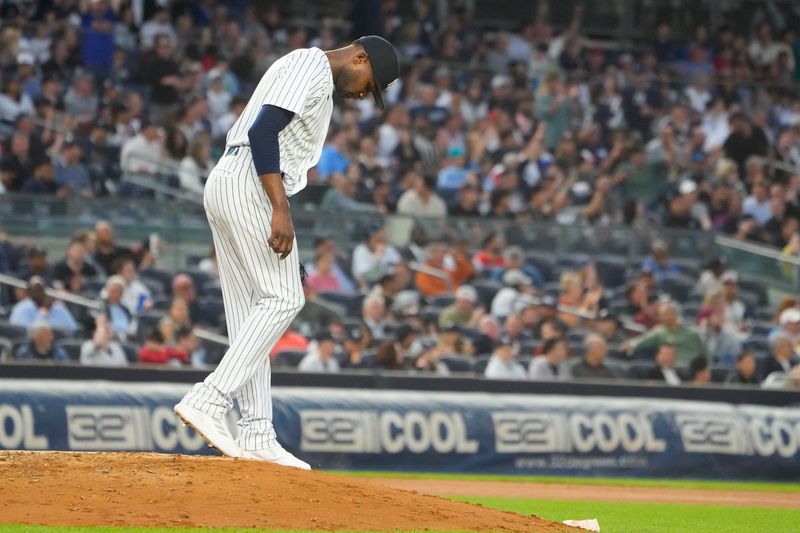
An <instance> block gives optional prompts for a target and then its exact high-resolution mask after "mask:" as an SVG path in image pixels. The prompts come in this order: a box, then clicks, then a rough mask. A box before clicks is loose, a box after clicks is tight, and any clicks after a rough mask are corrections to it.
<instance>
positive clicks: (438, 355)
mask: <svg viewBox="0 0 800 533" xmlns="http://www.w3.org/2000/svg"><path fill="white" fill-rule="evenodd" d="M472 351H473V349H472V345H471V344H470V343H469V342H468V341H467V340H466V339H465V338H464V335H463V331H462V329H461V327H460V326H459V325H458V324H454V323H448V324H445V325H444V326H443V327H442V328H441V331H440V333H439V336H438V339H437V340H436V344H434V345H433V346H431V347H429V348H427V349H425V350H424V351H423V352H422V353H421V354H420V355H419V356H418V357H417V359H416V361H415V362H414V368H416V369H417V370H423V371H427V372H435V373H436V374H439V375H447V374H449V373H450V370H449V369H448V367H447V365H446V364H445V363H444V362H443V361H442V360H441V359H442V357H444V356H451V355H456V356H458V355H462V356H465V355H472Z"/></svg>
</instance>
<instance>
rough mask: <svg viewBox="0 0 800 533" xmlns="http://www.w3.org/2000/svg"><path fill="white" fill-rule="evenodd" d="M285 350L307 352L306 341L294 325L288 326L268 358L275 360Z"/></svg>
mask: <svg viewBox="0 0 800 533" xmlns="http://www.w3.org/2000/svg"><path fill="white" fill-rule="evenodd" d="M287 350H291V351H301V352H307V351H308V339H306V338H305V337H304V336H303V335H301V334H300V333H298V332H297V330H296V328H295V325H294V324H289V327H288V328H286V331H284V332H283V335H281V338H280V339H278V342H277V344H275V348H273V349H272V353H270V354H269V356H270V358H272V359H275V356H276V355H278V354H279V353H281V352H283V351H287Z"/></svg>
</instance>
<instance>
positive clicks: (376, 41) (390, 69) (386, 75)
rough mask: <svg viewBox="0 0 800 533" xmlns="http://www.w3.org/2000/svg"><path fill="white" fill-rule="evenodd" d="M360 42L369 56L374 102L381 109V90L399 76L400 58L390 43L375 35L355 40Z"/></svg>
mask: <svg viewBox="0 0 800 533" xmlns="http://www.w3.org/2000/svg"><path fill="white" fill-rule="evenodd" d="M355 42H356V43H357V44H360V45H361V46H362V47H363V48H364V51H365V52H366V53H367V57H369V64H370V66H371V67H372V80H373V81H374V82H375V83H374V86H373V89H372V96H373V98H375V103H376V104H378V107H380V108H381V109H383V95H382V94H381V91H384V90H386V87H388V86H389V85H391V83H392V82H394V81H395V80H396V79H397V78H398V77H399V76H400V60H399V58H398V57H397V50H395V49H394V46H392V43H390V42H389V41H387V40H386V39H384V38H383V37H379V36H377V35H366V36H364V37H360V38H358V39H356V40H355Z"/></svg>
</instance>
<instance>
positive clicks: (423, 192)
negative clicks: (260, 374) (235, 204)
mask: <svg viewBox="0 0 800 533" xmlns="http://www.w3.org/2000/svg"><path fill="white" fill-rule="evenodd" d="M357 4H358V3H354V5H357ZM165 6H166V7H165ZM405 7H407V6H406V5H405V3H401V2H396V1H388V0H387V1H385V2H383V3H382V10H381V11H380V12H379V13H375V18H374V19H371V18H369V17H367V16H365V17H360V18H359V20H358V24H356V25H355V27H354V28H353V31H354V32H357V31H358V30H359V28H360V27H365V28H375V27H377V31H379V32H380V33H383V34H384V35H385V36H386V37H387V38H389V39H390V40H391V41H392V42H394V43H395V45H396V46H397V48H398V51H399V52H400V54H401V58H402V60H403V74H402V76H401V79H400V80H399V81H398V82H397V83H395V84H394V85H392V86H391V87H390V88H389V89H388V90H387V94H386V97H385V99H386V101H387V109H386V111H385V112H383V113H378V112H377V111H376V109H375V108H374V105H373V103H372V101H371V100H370V99H365V100H362V101H355V102H348V101H344V100H339V101H337V107H336V110H335V113H334V117H333V121H332V124H331V128H330V132H329V140H328V142H327V144H326V146H325V148H324V150H323V153H322V157H321V160H320V163H319V165H318V166H317V167H316V168H315V169H312V170H311V171H310V173H309V182H310V183H312V184H316V185H320V186H325V187H327V189H326V191H325V193H324V194H323V195H322V198H321V199H320V202H319V206H318V209H328V210H338V211H357V212H371V213H380V214H390V213H399V214H406V215H411V216H415V217H431V218H441V217H445V216H446V217H485V218H495V219H496V218H503V219H508V220H514V221H515V222H517V223H519V224H524V223H526V222H529V221H549V222H552V223H556V224H575V223H586V224H590V225H595V226H603V225H624V226H630V227H634V228H649V227H652V228H678V229H689V230H697V231H718V232H723V233H727V234H730V235H732V236H734V237H736V238H739V239H748V240H754V241H758V242H761V243H764V244H768V245H772V246H776V247H778V248H780V249H783V250H784V251H786V252H787V253H791V254H800V197H799V196H798V193H800V170H798V167H800V141H799V140H798V134H800V96H799V95H798V92H797V90H796V89H795V88H793V87H792V85H791V83H792V82H794V81H796V80H798V79H800V63H799V62H800V40H798V36H797V35H796V33H795V31H794V30H793V28H794V27H796V25H793V24H792V23H785V24H784V26H783V27H777V25H774V24H772V23H771V22H770V21H769V20H766V19H764V20H761V21H756V23H755V24H754V25H752V27H751V26H747V27H740V26H741V25H740V24H738V23H737V24H734V23H732V24H731V25H723V26H721V27H720V28H718V29H717V31H716V32H715V33H714V34H713V35H712V34H710V33H709V30H708V28H707V27H706V26H704V25H702V24H701V25H698V26H697V27H696V28H694V29H693V32H692V37H691V38H690V39H688V40H686V41H680V40H677V39H675V38H673V36H672V28H671V27H670V25H669V24H668V23H666V22H665V23H661V24H659V26H658V28H657V31H656V35H655V36H654V39H653V40H652V42H648V43H641V46H638V47H636V48H634V49H631V50H622V49H618V48H616V47H613V46H611V45H610V43H607V42H602V41H592V40H590V39H588V37H587V36H586V35H584V34H583V33H582V32H581V20H582V17H583V16H584V13H583V9H582V7H581V5H580V4H578V5H577V7H576V9H575V11H574V16H573V20H572V22H571V23H570V24H569V25H567V26H566V27H565V28H563V29H562V30H561V31H560V32H556V30H555V29H554V28H553V26H552V25H551V24H550V23H549V22H548V12H547V3H545V2H541V3H539V4H538V8H537V10H536V11H535V12H534V13H532V14H531V15H532V17H531V20H530V21H528V22H525V23H523V24H522V25H521V27H520V29H519V31H517V32H507V31H497V32H483V31H481V28H480V26H479V24H478V23H477V22H476V21H475V20H474V19H473V18H472V16H471V13H470V11H469V10H467V9H456V10H454V11H453V12H451V13H450V16H449V18H448V19H447V20H446V21H445V23H444V24H439V19H438V18H437V17H435V16H434V14H433V11H432V6H431V3H430V2H427V1H422V0H419V1H416V2H414V3H413V9H411V10H409V11H406V10H404V8H405ZM283 17H284V14H283V13H282V12H281V9H280V6H279V4H277V3H274V4H270V5H269V6H268V7H266V8H265V9H264V11H263V12H262V11H259V12H256V10H255V9H254V8H253V6H251V5H248V4H247V3H243V4H241V5H240V4H238V3H235V4H229V3H222V2H211V1H208V2H200V3H192V2H180V1H174V2H169V3H166V4H156V3H153V4H151V3H149V2H128V1H124V0H121V1H107V0H90V1H88V2H78V1H72V0H64V1H61V2H53V3H46V2H42V3H16V2H4V3H3V4H2V20H3V31H2V36H0V39H2V42H3V46H2V48H0V66H1V67H2V93H0V138H2V141H3V142H2V143H1V144H0V146H1V147H2V155H1V156H0V192H2V193H5V194H6V195H7V196H5V198H3V196H0V198H3V201H6V199H8V201H13V200H12V198H13V196H12V195H14V194H16V193H27V194H44V195H55V196H60V197H69V196H80V197H84V198H93V197H97V196H108V195H111V196H117V197H120V198H126V197H131V196H134V197H135V196H141V195H145V194H147V193H146V191H145V190H144V189H142V188H141V187H139V186H137V185H133V184H131V182H130V181H129V180H127V179H126V178H127V177H130V176H146V177H149V178H150V179H153V180H155V181H156V182H160V183H164V184H167V185H169V186H171V187H174V188H175V189H178V190H182V191H184V192H186V193H187V194H189V195H200V194H202V188H203V179H204V177H205V176H206V175H207V173H208V172H209V170H210V169H211V168H212V167H213V165H214V161H215V157H214V156H215V155H218V154H219V153H220V152H221V149H222V147H223V146H224V137H225V133H226V132H227V129H228V128H229V127H230V125H231V124H232V123H233V121H235V119H236V117H237V116H238V113H240V112H241V110H242V108H243V105H244V103H245V102H246V98H247V95H248V94H249V91H250V90H251V89H252V87H253V86H254V84H255V83H256V82H257V81H258V79H259V77H260V76H261V74H262V73H263V72H264V70H265V69H266V68H267V67H268V66H269V64H271V62H272V61H274V60H275V59H276V58H277V57H279V56H280V55H282V54H283V53H285V52H287V51H289V50H291V49H294V48H298V47H304V46H318V47H321V48H323V49H330V48H333V47H335V46H337V45H339V44H342V43H346V42H348V40H349V38H351V37H352V36H351V35H348V34H347V33H345V32H344V31H343V30H342V28H344V27H345V26H344V25H342V24H341V22H342V21H341V20H338V21H337V20H326V21H323V22H322V23H321V24H318V25H314V26H312V25H308V26H303V25H293V24H289V23H287V22H286V21H285V20H284V19H283ZM376 24H377V26H376ZM751 24H752V21H751ZM20 244H22V246H20ZM24 244H25V243H16V242H13V239H12V240H9V239H4V240H3V241H2V246H0V272H4V273H13V274H16V275H18V276H19V277H21V278H23V279H25V280H27V281H28V287H27V290H24V291H23V290H17V291H14V293H13V294H6V296H5V299H6V303H7V304H8V308H9V310H8V312H9V315H8V321H7V323H6V324H3V325H2V328H4V329H2V330H0V337H5V338H8V339H11V340H12V341H13V342H12V343H11V344H12V351H14V352H15V355H16V357H19V358H34V359H65V358H72V359H79V360H80V361H81V362H84V363H87V364H90V363H102V364H126V363H127V362H128V361H138V362H152V363H162V364H163V363H171V362H175V363H176V364H198V365H200V364H214V363H215V361H216V359H215V357H218V356H219V353H217V352H218V350H213V349H211V348H210V347H209V345H208V344H206V343H203V342H200V341H199V339H198V338H197V337H196V335H195V334H194V333H193V327H197V326H199V327H201V328H207V329H208V330H210V331H213V330H215V329H217V328H221V330H222V331H224V316H223V312H222V310H223V308H222V303H221V299H220V295H221V292H220V289H219V285H218V282H216V280H215V271H214V257H213V251H212V252H211V254H210V255H209V257H207V258H204V259H203V260H202V262H199V263H193V264H192V265H191V269H189V270H188V271H187V272H175V273H170V272H166V271H164V270H162V269H160V268H159V264H158V255H159V254H158V248H159V243H158V239H157V238H148V239H146V240H144V241H143V242H142V243H141V245H139V246H137V247H136V248H135V249H128V248H124V247H121V246H119V245H118V244H117V243H116V242H115V238H114V233H113V228H112V226H111V224H110V223H109V222H106V221H100V222H98V223H97V225H96V226H95V227H94V228H87V229H86V230H83V231H79V232H77V233H76V234H74V235H73V236H72V239H71V240H70V243H69V247H68V249H67V253H66V256H65V257H64V258H63V259H62V260H60V261H59V262H57V263H53V264H51V263H50V262H48V260H47V257H46V251H45V250H42V249H40V248H37V247H35V246H33V247H32V246H24ZM535 252H536V250H528V249H523V248H520V247H518V246H515V245H510V246H509V245H506V243H505V241H504V235H502V234H499V233H498V234H490V235H487V236H485V237H484V238H483V241H482V243H481V245H480V246H479V247H478V248H474V247H471V246H470V243H465V242H460V241H459V242H451V241H449V240H437V239H434V240H430V239H428V240H427V242H423V241H419V242H413V243H412V244H411V245H409V246H407V247H405V248H404V249H400V250H399V249H396V248H394V247H393V246H391V244H389V243H388V242H387V238H386V234H385V230H384V229H383V228H381V227H377V226H376V227H372V228H370V229H369V231H368V234H367V235H365V237H364V239H363V242H360V243H359V244H358V245H357V246H355V248H354V249H352V250H349V249H347V250H338V249H337V248H336V243H335V241H334V240H332V239H329V238H325V237H320V238H319V239H318V241H317V242H315V243H314V251H313V257H312V259H311V260H310V261H309V262H308V264H307V269H308V271H309V273H310V277H309V278H308V280H307V283H306V298H307V305H306V308H305V309H304V311H303V313H302V314H301V316H300V317H299V318H298V323H297V325H296V326H297V327H296V329H295V328H291V329H290V330H289V331H287V333H286V335H285V336H284V338H283V339H282V341H281V344H279V346H278V347H277V348H276V351H275V352H274V354H273V355H274V357H275V358H276V362H278V363H287V362H288V363H289V364H292V365H299V368H300V369H301V370H315V371H334V370H337V369H339V368H341V367H348V368H353V367H355V368H359V367H379V368H386V369H408V370H411V369H416V370H417V371H432V372H439V373H447V372H452V371H459V370H470V371H473V370H476V371H479V372H484V371H485V373H486V375H487V377H495V378H530V379H571V378H573V377H574V378H617V377H621V376H626V377H639V378H647V379H659V380H663V381H666V382H667V383H679V382H681V381H691V382H693V383H704V382H708V381H710V380H711V379H712V378H714V380H716V381H721V380H725V379H730V380H733V381H736V382H740V383H760V382H761V381H763V380H764V379H766V378H767V377H768V376H769V375H770V374H771V373H772V372H773V371H778V372H781V373H789V372H792V373H794V374H797V373H798V372H800V371H798V370H791V369H792V367H795V366H796V365H797V363H798V359H797V356H796V355H795V351H796V350H798V349H800V347H799V346H798V341H800V307H798V304H797V302H795V301H786V302H784V303H782V305H781V306H780V308H779V309H778V310H777V311H776V310H775V309H767V308H766V304H767V302H766V297H765V296H766V291H765V289H764V288H763V287H754V286H748V287H745V284H744V283H743V281H742V280H739V279H738V276H737V274H736V272H735V270H731V269H728V268H727V265H725V263H724V261H722V260H717V261H715V262H712V263H710V264H707V265H703V268H699V265H697V266H696V267H695V268H691V267H688V268H687V266H686V265H681V264H679V263H677V262H675V261H673V260H672V259H671V257H670V255H669V249H668V247H667V245H666V244H665V243H664V242H662V241H659V240H655V241H654V242H653V243H652V250H651V254H650V255H648V256H647V257H646V258H644V260H643V261H642V263H641V265H637V267H636V268H635V269H627V268H625V269H622V271H620V270H619V269H617V270H615V269H614V268H613V265H608V264H601V263H600V262H599V261H594V260H592V259H591V258H589V257H581V258H571V259H570V260H567V259H568V258H561V261H560V262H559V261H556V260H555V259H554V258H549V259H548V258H545V257H541V256H536V254H535ZM415 261H416V262H420V263H423V264H425V266H426V267H428V268H427V269H426V270H425V271H421V272H420V271H416V272H415V271H412V270H411V269H410V268H409V265H410V264H411V263H412V262H415ZM442 273H444V275H442ZM47 286H50V287H58V288H62V289H63V290H66V291H69V292H71V293H74V294H82V295H87V296H90V297H96V298H99V299H100V300H101V301H102V309H100V310H96V311H93V312H91V313H89V312H87V311H86V310H85V308H82V307H80V306H76V305H75V304H70V305H67V304H64V303H62V302H59V301H57V300H53V299H52V298H51V297H49V296H47V295H46V294H45V293H44V290H43V289H44V288H45V287H47ZM79 308H80V309H79ZM81 309H82V310H81ZM772 315H774V316H772ZM14 328H24V329H22V330H20V329H14ZM20 333H23V334H25V335H27V336H28V337H29V340H26V341H21V340H20V338H19V335H20ZM81 336H84V337H86V338H85V339H80V337H81ZM74 337H78V338H79V342H78V341H76V340H75V339H74ZM79 344H80V345H79ZM68 347H72V351H73V353H74V354H75V355H72V354H70V353H67V352H68V351H69V350H67V348H68ZM534 356H535V357H534ZM570 356H572V357H570ZM623 364H624V368H623V366H622V365H623ZM715 370H716V371H718V372H717V374H718V375H712V374H713V372H712V371H715ZM723 373H724V375H723Z"/></svg>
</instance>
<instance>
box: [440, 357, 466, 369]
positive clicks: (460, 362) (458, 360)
mask: <svg viewBox="0 0 800 533" xmlns="http://www.w3.org/2000/svg"><path fill="white" fill-rule="evenodd" d="M439 361H441V362H442V363H443V364H444V365H445V366H446V367H447V368H448V369H449V370H450V372H472V365H473V363H474V361H473V359H472V358H471V357H467V356H466V355H445V356H442V357H441V358H440V359H439Z"/></svg>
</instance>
